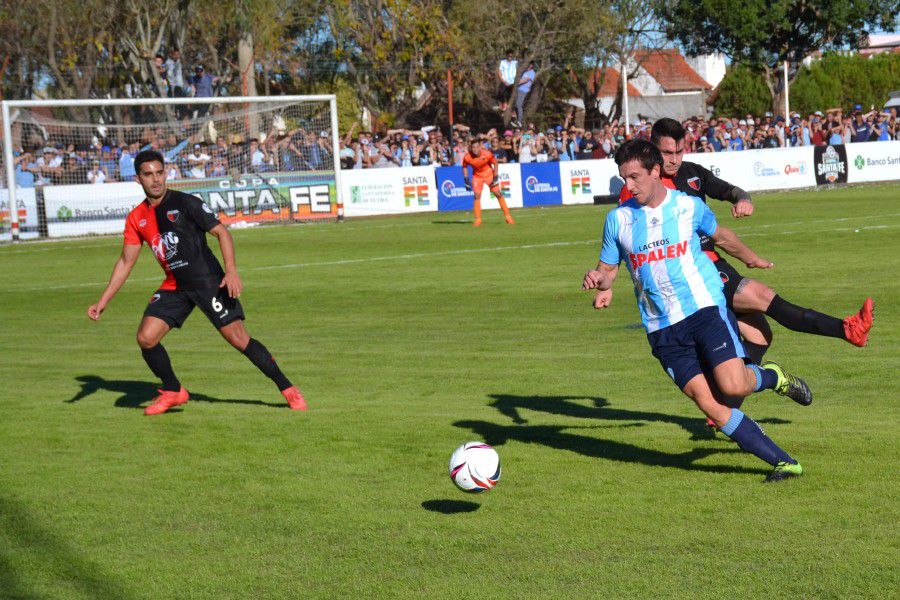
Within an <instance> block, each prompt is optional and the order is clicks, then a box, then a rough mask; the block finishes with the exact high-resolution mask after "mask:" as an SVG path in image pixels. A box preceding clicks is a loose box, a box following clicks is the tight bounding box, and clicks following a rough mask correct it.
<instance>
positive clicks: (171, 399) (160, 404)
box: [144, 387, 191, 415]
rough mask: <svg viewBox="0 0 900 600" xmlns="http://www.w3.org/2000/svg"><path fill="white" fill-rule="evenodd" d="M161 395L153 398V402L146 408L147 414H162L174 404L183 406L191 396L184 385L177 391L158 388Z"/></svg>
mask: <svg viewBox="0 0 900 600" xmlns="http://www.w3.org/2000/svg"><path fill="white" fill-rule="evenodd" d="M156 391H158V392H159V396H157V397H156V398H154V399H153V404H151V405H150V406H148V407H147V408H145V409H144V414H145V415H161V414H163V413H164V412H166V411H167V410H169V409H170V408H172V407H173V406H181V405H182V404H185V403H186V402H187V401H188V398H190V397H191V395H190V394H188V391H187V390H186V389H184V387H182V388H181V389H180V390H178V391H177V392H171V391H167V390H156Z"/></svg>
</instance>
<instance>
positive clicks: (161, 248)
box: [150, 231, 178, 261]
mask: <svg viewBox="0 0 900 600" xmlns="http://www.w3.org/2000/svg"><path fill="white" fill-rule="evenodd" d="M150 248H151V249H152V250H153V254H155V255H156V258H157V259H159V260H160V261H170V260H172V257H173V256H175V255H176V254H178V236H177V235H175V233H174V232H173V231H167V232H166V233H164V234H162V235H157V236H154V238H153V242H152V243H151V244H150Z"/></svg>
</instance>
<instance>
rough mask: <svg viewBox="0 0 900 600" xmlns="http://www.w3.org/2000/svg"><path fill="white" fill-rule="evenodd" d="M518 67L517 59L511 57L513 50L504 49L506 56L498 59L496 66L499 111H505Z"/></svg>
mask: <svg viewBox="0 0 900 600" xmlns="http://www.w3.org/2000/svg"><path fill="white" fill-rule="evenodd" d="M518 68H519V61H517V60H516V59H515V58H513V51H512V50H507V51H506V58H504V59H503V60H501V61H500V66H499V67H498V68H497V77H498V78H499V79H500V85H499V87H498V88H497V100H499V101H500V111H501V112H502V111H505V110H506V107H507V105H508V104H509V96H510V94H512V87H513V84H515V83H516V71H517V70H518Z"/></svg>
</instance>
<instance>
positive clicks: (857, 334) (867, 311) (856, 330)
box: [844, 298, 875, 347]
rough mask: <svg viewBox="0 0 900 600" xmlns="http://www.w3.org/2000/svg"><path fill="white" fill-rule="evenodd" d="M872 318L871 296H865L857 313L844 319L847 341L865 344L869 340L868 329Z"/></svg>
mask: <svg viewBox="0 0 900 600" xmlns="http://www.w3.org/2000/svg"><path fill="white" fill-rule="evenodd" d="M874 320H875V303H874V302H873V301H872V299H871V298H866V301H865V302H863V305H862V308H860V309H859V312H858V313H856V314H855V315H850V316H849V317H847V318H846V319H844V335H845V336H846V337H847V341H848V342H850V343H851V344H853V345H854V346H860V347H862V346H865V345H866V344H867V343H868V342H869V331H870V330H871V329H872V323H873V321H874Z"/></svg>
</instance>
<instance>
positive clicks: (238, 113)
mask: <svg viewBox="0 0 900 600" xmlns="http://www.w3.org/2000/svg"><path fill="white" fill-rule="evenodd" d="M148 149H153V150H157V151H159V152H160V153H161V154H162V155H163V157H164V158H165V163H166V164H165V169H166V173H167V177H168V185H169V187H170V188H171V189H176V190H180V191H183V192H186V193H190V194H193V195H195V196H198V197H199V198H201V199H202V200H203V201H204V202H205V203H206V204H207V205H208V206H209V207H210V208H211V209H212V210H214V211H215V212H216V213H217V214H218V216H219V219H220V220H221V221H222V222H223V223H226V224H228V225H230V226H245V225H250V224H257V223H288V222H297V221H309V220H319V219H333V218H336V217H337V216H338V194H339V189H340V188H339V186H338V185H337V183H338V182H337V178H338V177H339V176H340V173H339V171H338V170H337V167H338V166H339V163H338V157H337V153H338V151H339V147H338V137H337V113H336V102H335V98H334V96H274V97H273V96H270V97H242V98H218V97H216V98H184V99H175V98H171V99H169V98H166V99H141V100H106V101H104V100H83V101H79V100H65V101H59V100H58V101H53V100H50V101H9V102H4V103H3V178H2V179H3V183H2V187H0V203H2V204H0V218H2V225H0V240H3V239H6V240H9V239H12V238H13V237H18V238H20V239H29V238H41V237H66V236H80V235H96V234H110V233H120V232H121V231H122V230H123V227H124V220H125V217H126V216H127V214H128V212H129V211H130V210H131V209H132V208H133V207H134V206H135V205H136V204H138V202H140V201H141V200H142V199H143V197H144V194H143V192H142V190H141V188H140V186H139V185H138V184H137V183H136V182H135V181H134V157H135V156H136V155H137V154H138V152H140V151H142V150H148ZM9 189H14V190H15V192H14V194H13V195H14V196H15V204H16V206H17V210H15V211H11V210H10V194H9Z"/></svg>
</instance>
